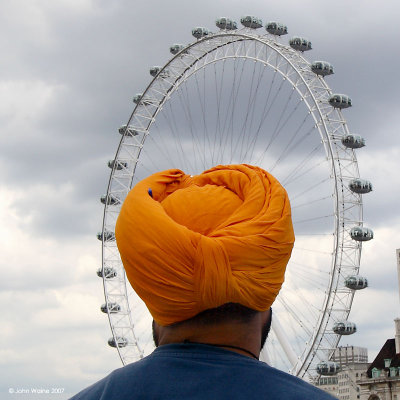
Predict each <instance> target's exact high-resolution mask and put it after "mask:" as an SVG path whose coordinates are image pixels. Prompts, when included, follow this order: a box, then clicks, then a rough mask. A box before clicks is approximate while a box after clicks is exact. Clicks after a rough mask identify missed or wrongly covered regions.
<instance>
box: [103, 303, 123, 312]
mask: <svg viewBox="0 0 400 400" xmlns="http://www.w3.org/2000/svg"><path fill="white" fill-rule="evenodd" d="M100 310H101V312H103V313H104V314H107V312H109V313H111V314H117V313H118V312H120V311H121V306H120V305H119V304H118V303H104V304H102V305H101V307H100Z"/></svg>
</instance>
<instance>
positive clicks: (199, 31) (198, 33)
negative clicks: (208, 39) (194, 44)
mask: <svg viewBox="0 0 400 400" xmlns="http://www.w3.org/2000/svg"><path fill="white" fill-rule="evenodd" d="M209 34H210V31H209V30H208V29H207V28H203V27H201V26H198V27H196V28H193V29H192V35H193V36H194V37H195V38H196V39H201V38H202V37H205V36H208V35H209Z"/></svg>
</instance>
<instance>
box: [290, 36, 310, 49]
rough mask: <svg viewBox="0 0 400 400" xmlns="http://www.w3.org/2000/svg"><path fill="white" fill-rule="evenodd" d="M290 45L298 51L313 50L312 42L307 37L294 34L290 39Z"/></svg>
mask: <svg viewBox="0 0 400 400" xmlns="http://www.w3.org/2000/svg"><path fill="white" fill-rule="evenodd" d="M289 45H290V47H291V48H292V49H295V50H298V51H307V50H311V49H312V47H311V42H310V41H309V40H307V39H305V38H302V37H299V36H294V37H292V38H291V39H290V40H289Z"/></svg>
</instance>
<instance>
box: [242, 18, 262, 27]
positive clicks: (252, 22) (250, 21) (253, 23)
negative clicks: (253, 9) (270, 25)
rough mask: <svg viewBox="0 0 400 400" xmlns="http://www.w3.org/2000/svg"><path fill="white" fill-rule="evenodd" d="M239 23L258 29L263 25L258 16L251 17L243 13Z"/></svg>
mask: <svg viewBox="0 0 400 400" xmlns="http://www.w3.org/2000/svg"><path fill="white" fill-rule="evenodd" d="M240 23H241V24H242V25H243V26H245V27H246V28H251V29H258V28H261V27H262V25H263V23H262V20H261V19H260V18H257V17H253V16H251V15H245V16H244V17H242V18H240Z"/></svg>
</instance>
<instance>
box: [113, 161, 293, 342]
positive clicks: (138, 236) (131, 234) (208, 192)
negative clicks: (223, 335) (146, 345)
mask: <svg viewBox="0 0 400 400" xmlns="http://www.w3.org/2000/svg"><path fill="white" fill-rule="evenodd" d="M116 238H117V244H118V248H119V250H120V254H121V258H122V261H123V263H124V266H125V270H126V273H127V276H128V279H129V281H130V282H131V284H132V287H133V288H134V289H135V291H136V292H137V293H138V295H139V296H140V297H141V298H142V299H143V300H144V302H145V303H146V305H147V307H148V308H149V311H150V312H151V314H152V315H153V318H154V320H155V321H156V325H157V326H163V327H166V328H169V331H172V330H174V326H175V327H176V326H179V325H178V323H180V324H182V325H181V326H186V327H187V326H193V323H194V324H197V325H199V326H202V325H204V324H206V323H208V324H209V325H208V328H210V326H212V324H211V323H210V321H214V322H217V321H218V323H219V324H220V325H221V324H225V325H226V324H227V323H228V322H222V321H223V318H224V316H226V315H231V316H233V319H232V320H231V321H230V322H229V323H231V324H234V325H235V324H236V326H238V325H239V322H240V324H241V325H245V324H244V323H243V321H239V320H240V318H242V317H243V315H242V314H241V313H242V311H243V310H244V309H247V310H249V311H248V316H247V317H246V318H249V321H252V323H254V321H258V322H257V323H256V325H257V324H259V323H261V322H262V321H263V320H265V321H264V322H266V318H264V317H265V315H266V314H267V312H268V310H269V308H270V306H271V304H272V303H273V301H274V299H275V297H276V295H277V294H278V292H279V289H280V287H281V284H282V282H283V279H284V271H285V267H286V264H287V262H288V260H289V257H290V253H291V250H292V247H293V242H294V234H293V228H292V222H291V213H290V205H289V200H288V197H287V194H286V191H285V190H284V189H283V188H282V186H281V185H280V184H279V182H277V181H276V179H275V178H274V177H272V176H271V175H270V174H268V173H267V172H265V171H264V170H262V169H260V168H257V167H252V166H248V165H232V166H218V167H215V168H213V169H211V170H208V171H205V172H204V173H202V174H200V175H198V176H189V175H185V174H184V173H183V172H182V171H179V170H169V171H164V172H161V173H158V174H154V175H152V176H150V177H149V178H146V179H145V180H143V181H141V182H139V183H138V184H137V185H136V186H135V187H134V188H133V189H132V191H131V192H130V193H129V195H128V197H127V199H126V200H125V202H124V205H123V206H122V209H121V213H120V216H119V218H118V221H117V225H116ZM232 304H236V305H232ZM221 310H222V311H221ZM238 310H242V311H238ZM268 313H269V312H268ZM239 316H240V318H239ZM262 316H263V317H262ZM221 318H222V319H221ZM238 318H239V319H238ZM207 321H208V322H207ZM260 340H261V339H260Z"/></svg>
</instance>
